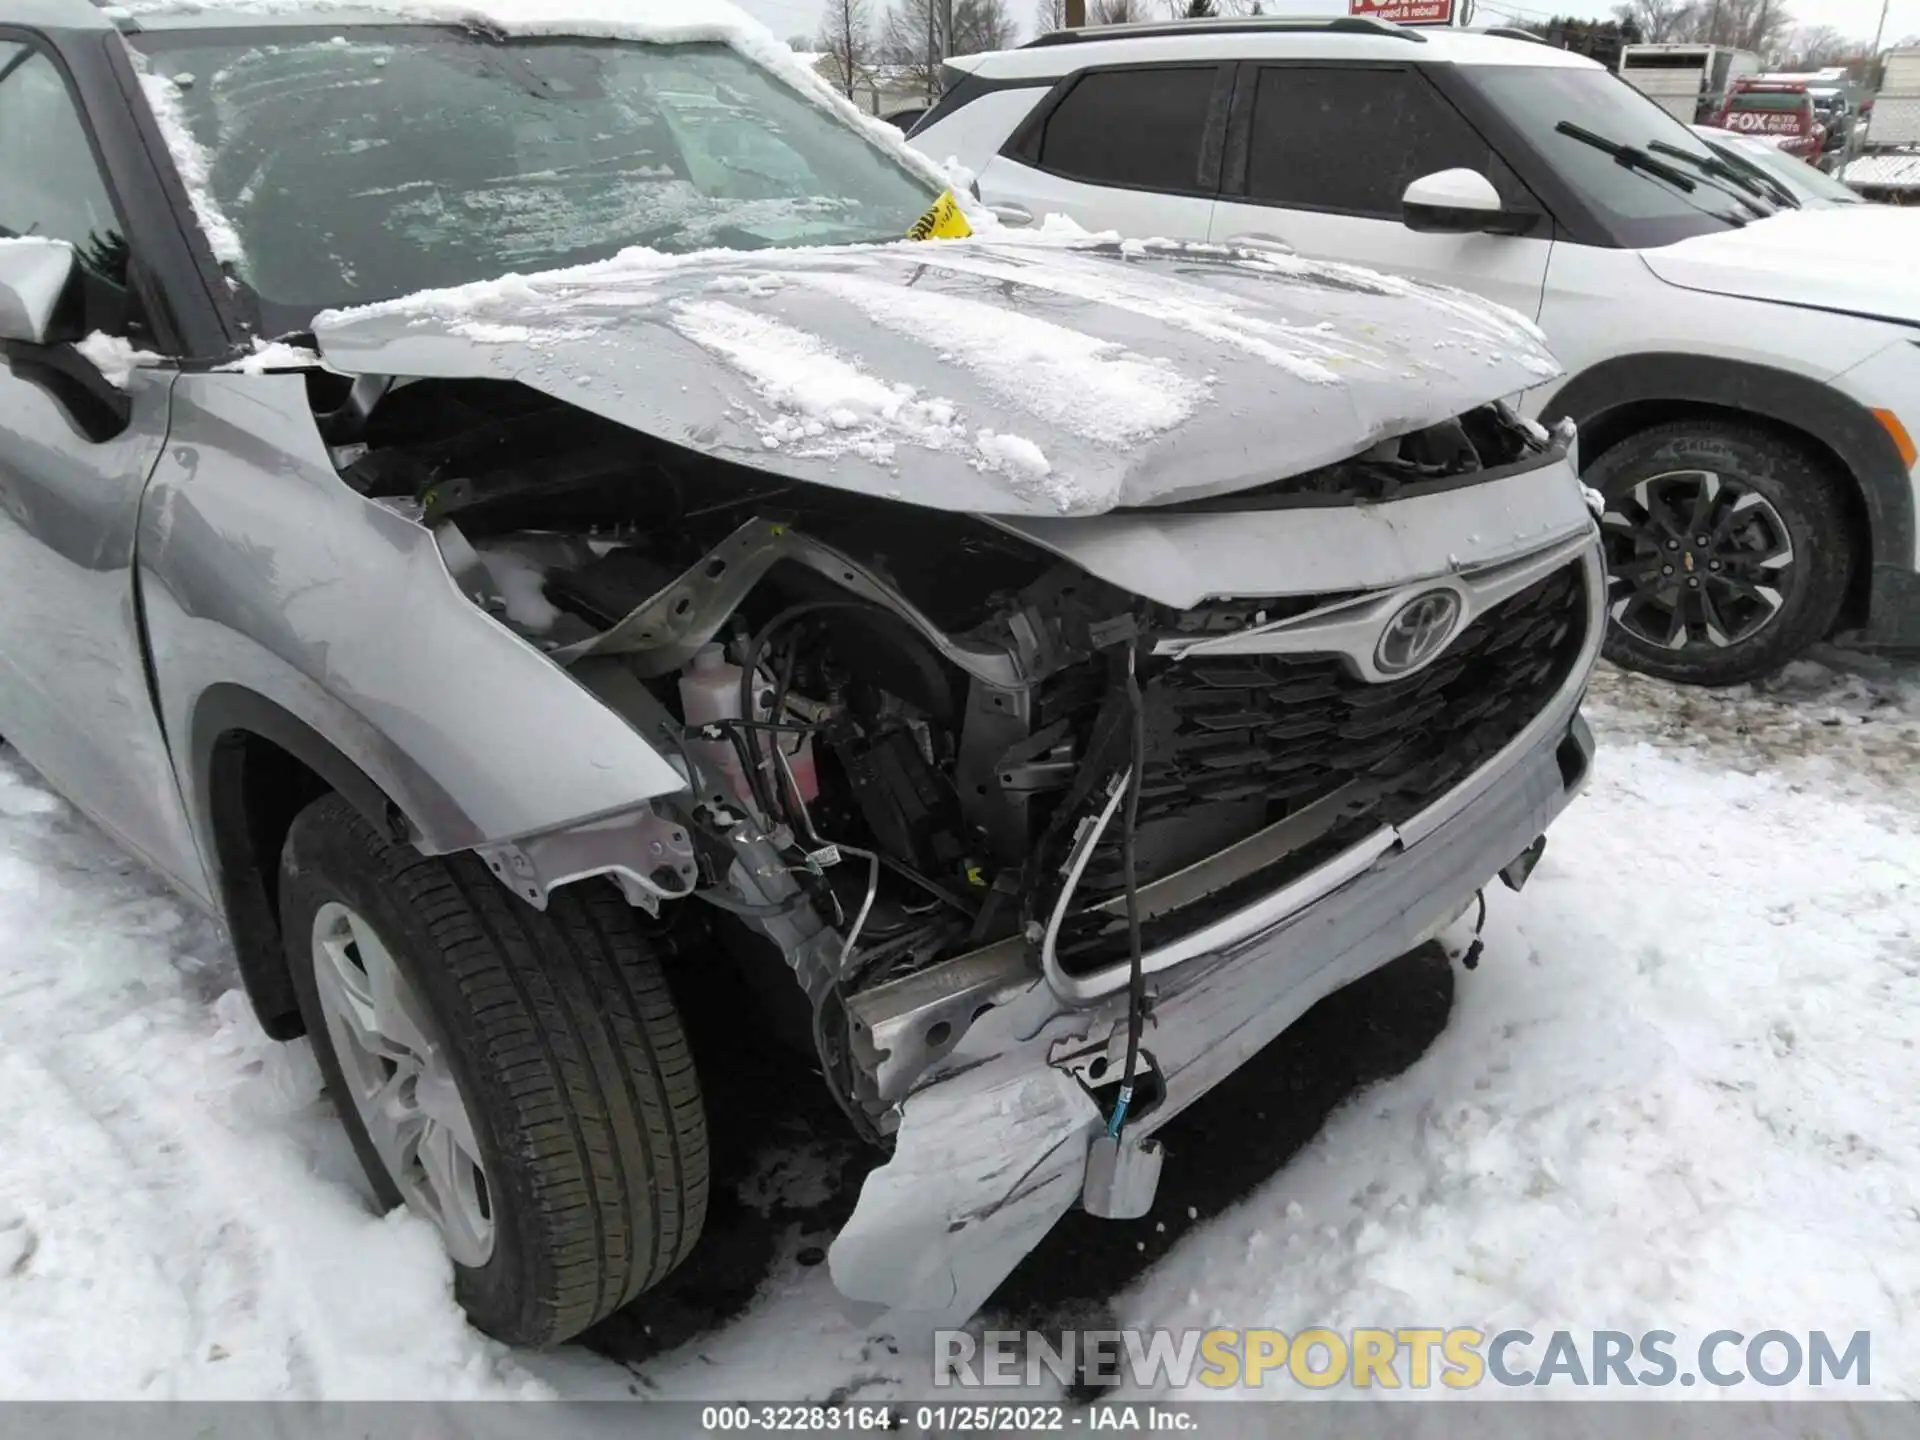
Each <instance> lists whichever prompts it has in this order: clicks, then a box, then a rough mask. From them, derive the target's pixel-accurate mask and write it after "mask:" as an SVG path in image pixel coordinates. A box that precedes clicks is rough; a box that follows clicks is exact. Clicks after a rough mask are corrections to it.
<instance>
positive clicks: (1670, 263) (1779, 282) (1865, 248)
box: [1640, 205, 1920, 324]
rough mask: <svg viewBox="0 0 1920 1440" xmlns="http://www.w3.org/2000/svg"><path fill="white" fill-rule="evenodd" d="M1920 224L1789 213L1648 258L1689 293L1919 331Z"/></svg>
mask: <svg viewBox="0 0 1920 1440" xmlns="http://www.w3.org/2000/svg"><path fill="white" fill-rule="evenodd" d="M1916 245H1920V221H1916V219H1915V217H1914V216H1912V215H1909V214H1907V213H1905V212H1904V211H1902V210H1901V209H1900V208H1899V207H1898V206H1890V205H1857V206H1855V205H1849V206H1844V207H1840V208H1835V209H1825V210H1788V211H1783V212H1782V213H1781V214H1778V215H1774V216H1771V217H1770V218H1768V219H1765V220H1756V221H1755V222H1753V223H1752V224H1751V225H1748V226H1747V227H1746V228H1745V229H1742V230H1723V231H1720V232H1718V233H1717V234H1713V235H1699V236H1695V237H1694V238H1693V239H1691V240H1682V241H1680V242H1679V243H1678V244H1674V245H1666V246H1662V247H1661V248H1659V249H1657V250H1643V251H1641V252H1640V254H1641V258H1642V259H1644V260H1645V261H1646V262H1647V265H1648V266H1649V267H1650V268H1651V269H1652V271H1653V273H1654V274H1655V275H1658V276H1659V277H1660V278H1661V279H1662V280H1664V281H1666V282H1667V283H1668V284H1669V285H1678V286H1680V287H1681V288H1682V289H1684V290H1704V291H1706V292H1707V293H1709V294H1714V295H1738V296H1742V297H1744V298H1746V299H1749V300H1772V301H1776V302H1778V303H1780V304H1782V305H1803V306H1807V307H1810V308H1812V309H1817V310H1841V311H1847V312H1850V313H1853V314H1858V315H1872V316H1878V317H1881V318H1884V319H1888V320H1900V321H1905V322H1907V323H1909V324H1920V278H1917V277H1920V272H1916V271H1915V269H1914V259H1913V254H1914V249H1915V246H1916Z"/></svg>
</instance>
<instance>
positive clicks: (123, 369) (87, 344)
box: [73, 330, 161, 390]
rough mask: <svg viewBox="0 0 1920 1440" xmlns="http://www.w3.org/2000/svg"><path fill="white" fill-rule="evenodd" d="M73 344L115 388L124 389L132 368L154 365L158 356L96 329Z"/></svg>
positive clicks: (158, 358) (117, 336)
mask: <svg viewBox="0 0 1920 1440" xmlns="http://www.w3.org/2000/svg"><path fill="white" fill-rule="evenodd" d="M73 348H74V349H76V350H78V351H79V352H80V358H81V359H83V360H85V361H86V362H87V363H88V364H90V365H92V366H93V368H94V369H96V370H98V371H99V372H100V373H101V375H102V376H104V377H105V379H106V382H107V383H108V384H109V385H111V386H113V388H114V389H116V390H124V389H126V388H127V382H128V381H129V380H131V379H132V378H133V372H134V371H135V370H137V369H139V368H140V367H141V366H142V365H157V364H159V363H160V358H161V357H160V356H158V355H156V354H155V353H154V352H153V351H151V350H136V349H135V348H134V346H133V342H132V341H130V340H127V339H125V338H123V337H121V336H119V335H108V334H105V333H103V332H102V331H99V330H95V331H94V332H93V333H92V334H90V335H88V336H87V337H86V339H84V340H76V341H75V342H74V346H73Z"/></svg>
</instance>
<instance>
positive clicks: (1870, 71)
mask: <svg viewBox="0 0 1920 1440" xmlns="http://www.w3.org/2000/svg"><path fill="white" fill-rule="evenodd" d="M1892 9H1893V0H1880V25H1879V28H1877V29H1876V30H1875V31H1874V32H1873V50H1872V51H1871V52H1870V53H1869V54H1868V56H1867V76H1866V80H1867V84H1869V85H1874V86H1876V88H1877V86H1878V82H1879V75H1880V46H1881V45H1882V44H1883V43H1885V41H1886V38H1887V13H1888V12H1889V11H1890V10H1892ZM1847 123H1848V125H1849V126H1850V127H1851V128H1850V129H1849V130H1848V131H1847V149H1846V155H1845V158H1844V159H1842V160H1841V162H1840V173H1841V174H1842V175H1844V174H1846V173H1847V166H1849V165H1850V164H1852V163H1853V161H1854V159H1855V157H1856V156H1858V155H1859V153H1860V141H1861V139H1862V138H1863V137H1862V136H1861V134H1860V117H1859V116H1858V115H1850V116H1848V117H1847Z"/></svg>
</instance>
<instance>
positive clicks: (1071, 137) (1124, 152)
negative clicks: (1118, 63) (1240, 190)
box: [1029, 65, 1220, 194]
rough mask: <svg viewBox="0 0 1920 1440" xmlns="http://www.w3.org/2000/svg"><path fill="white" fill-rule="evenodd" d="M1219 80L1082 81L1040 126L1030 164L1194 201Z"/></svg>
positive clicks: (1209, 72) (1200, 71)
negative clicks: (1210, 112) (1212, 103)
mask: <svg viewBox="0 0 1920 1440" xmlns="http://www.w3.org/2000/svg"><path fill="white" fill-rule="evenodd" d="M1219 73H1220V72H1219V67H1218V66H1215V65H1197V66H1196V65H1189V66H1174V65H1166V66H1147V67H1141V68H1138V69H1130V70H1095V71H1091V72H1089V73H1088V74H1085V75H1082V76H1081V77H1080V78H1079V80H1078V81H1076V82H1075V83H1074V86H1073V88H1072V89H1071V90H1069V91H1067V93H1066V95H1065V97H1064V98H1062V99H1061V100H1060V102H1059V103H1058V104H1057V105H1055V106H1054V108H1053V110H1052V111H1051V112H1050V113H1049V114H1048V115H1047V116H1046V117H1045V119H1044V120H1043V121H1042V123H1041V130H1040V134H1039V136H1038V137H1037V138H1038V148H1037V150H1034V151H1033V152H1032V153H1033V154H1034V156H1035V163H1036V164H1037V165H1038V167H1039V168H1040V169H1042V170H1046V171H1048V172H1050V173H1052V174H1055V175H1060V176H1064V177H1066V178H1068V179H1071V180H1079V181H1083V182H1085V183H1086V184H1089V185H1117V186H1123V187H1125V188H1127V189H1130V190H1159V191H1165V192H1169V193H1173V194H1194V193H1196V192H1198V191H1199V190H1200V189H1201V188H1202V187H1201V181H1200V150H1201V142H1202V141H1203V140H1204V139H1205V137H1206V133H1207V116H1208V110H1209V107H1210V104H1211V102H1212V99H1213V90H1214V82H1215V79H1216V77H1217V76H1218V75H1219ZM1029 148H1031V146H1029ZM1206 188H1207V190H1208V191H1209V192H1211V189H1212V187H1211V186H1207V187H1206Z"/></svg>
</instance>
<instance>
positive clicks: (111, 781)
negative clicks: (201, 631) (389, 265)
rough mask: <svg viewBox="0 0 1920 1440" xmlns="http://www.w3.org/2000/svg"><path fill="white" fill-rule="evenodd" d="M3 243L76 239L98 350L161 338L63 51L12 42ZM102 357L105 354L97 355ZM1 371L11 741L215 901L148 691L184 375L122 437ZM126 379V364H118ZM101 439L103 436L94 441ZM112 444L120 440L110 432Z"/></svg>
mask: <svg viewBox="0 0 1920 1440" xmlns="http://www.w3.org/2000/svg"><path fill="white" fill-rule="evenodd" d="M0 155H5V156H6V157H7V158H6V161H5V163H4V164H0V236H4V237H8V238H11V237H16V236H23V235H34V236H43V237H47V238H50V239H57V240H65V241H67V242H69V243H70V244H71V245H72V246H73V247H74V250H75V252H76V259H77V264H76V268H75V274H74V278H73V282H72V286H71V288H70V290H69V293H68V295H67V297H66V299H65V300H64V301H63V302H62V303H63V306H72V307H74V312H75V314H76V315H77V330H78V331H80V332H87V333H89V338H90V340H91V341H92V342H93V347H100V349H99V350H97V351H96V353H103V351H104V349H105V348H108V347H111V346H112V345H113V344H114V343H116V342H120V343H124V344H126V345H130V346H132V347H135V348H140V349H146V348H150V347H151V345H152V343H153V342H152V339H151V336H150V334H149V333H148V332H147V329H146V327H145V325H144V324H142V323H141V317H140V315H139V306H138V304H137V303H136V302H135V301H134V300H133V298H132V295H131V293H130V291H129V289H128V286H127V266H128V262H129V258H130V252H129V248H128V244H127V238H126V236H125V233H124V228H123V223H122V221H121V219H120V216H119V212H118V210H117V208H116V207H115V205H114V202H113V197H112V194H111V192H110V190H109V187H108V185H107V183H106V180H105V178H104V176H103V174H102V171H101V169H100V167H99V165H98V163H97V162H96V157H95V154H94V150H93V146H92V143H91V141H90V140H89V138H88V134H87V128H86V126H85V124H84V123H83V122H82V119H81V112H80V109H79V107H78V105H77V104H76V102H75V99H74V96H73V94H72V92H71V90H70V89H69V87H68V83H67V77H66V75H65V73H64V71H63V70H62V68H61V66H60V65H59V63H58V62H57V61H56V59H55V58H54V56H53V55H52V53H51V52H49V51H46V50H41V49H38V48H36V47H35V46H33V45H30V44H25V43H16V42H12V41H6V40H0ZM93 347H90V348H93ZM4 349H5V355H6V363H5V365H4V367H0V736H4V737H5V738H6V739H7V740H8V741H9V742H11V743H12V744H13V745H14V746H15V747H16V748H17V749H18V750H19V752H20V753H21V755H23V756H24V757H25V758H26V759H27V761H28V762H29V763H30V764H32V765H33V767H34V768H35V769H36V770H38V771H40V772H41V773H42V774H43V775H45V776H46V777H47V779H48V780H49V781H51V782H52V783H53V785H54V787H55V788H56V789H58V790H59V791H61V792H62V793H63V794H64V795H65V796H66V797H67V798H68V799H69V800H71V801H73V803H74V804H75V805H77V806H78V807H79V808H80V809H81V810H83V811H85V812H86V813H87V814H88V815H89V816H90V817H92V818H93V819H94V820H95V821H97V822H98V823H100V824H101V825H102V826H104V827H105V828H106V829H108V830H110V831H111V832H112V833H113V834H114V835H115V836H116V837H117V838H118V839H119V840H120V841H121V842H122V843H123V844H124V845H125V846H126V847H127V848H128V849H130V850H133V851H134V852H136V853H137V854H139V855H140V856H141V857H142V858H144V859H145V860H146V861H147V862H148V863H149V864H150V865H152V866H153V867H154V868H155V869H157V870H159V871H161V872H162V873H163V874H165V875H167V876H169V877H170V878H172V879H173V880H174V881H175V882H176V883H177V884H180V885H181V886H183V887H184V888H186V889H187V890H189V891H191V892H192V893H194V894H197V895H199V896H200V897H201V898H202V899H203V900H204V899H205V898H206V886H205V881H204V875H203V873H202V869H201V866H200V864H199V861H198V852H197V850H196V848H195V846H194V844H193V841H192V837H191V835H190V833H189V831H188V828H187V824H186V816H185V811H184V807H183V806H182V804H181V801H180V794H179V790H178V788H177V786H176V784H175V782H174V777H173V768H172V765H171V764H170V763H169V760H168V753H167V746H166V741H165V738H164V736H163V735H162V734H161V730H160V724H159V720H158V718H157V717H156V714H155V711H154V705H153V697H152V695H151V692H150V691H149V689H148V686H147V669H146V658H145V655H144V654H143V650H142V645H141V636H140V628H141V627H140V614H139V597H138V594H137V591H136V588H135V581H134V572H133V558H134V556H133V545H134V533H135V528H136V520H137V518H138V515H139V509H140V499H141V495H142V492H143V491H144V490H145V487H146V483H147V479H148V477H149V476H150V475H151V474H152V472H153V469H154V466H155V463H156V462H157V461H158V460H159V458H160V453H161V449H162V447H163V446H164V444H165V442H166V438H167V409H168V393H169V391H170V390H171V388H172V385H173V380H174V372H173V371H172V369H171V368H168V367H159V368H134V369H130V370H129V371H128V372H127V373H126V374H125V375H124V376H123V377H121V382H122V383H121V388H122V389H123V390H124V392H125V395H126V399H127V402H128V405H129V410H130V413H129V415H128V417H127V420H126V423H125V425H124V426H123V427H120V428H118V429H117V430H113V426H112V425H111V424H107V423H105V422H102V421H100V419H99V416H100V413H101V412H100V411H99V410H98V409H93V410H89V409H88V408H87V400H86V397H85V396H84V395H83V394H79V393H77V391H78V388H79V387H76V386H74V385H73V384H72V383H71V382H70V381H68V382H63V381H62V380H60V379H59V378H58V377H57V376H54V375H51V374H50V373H49V369H48V367H47V364H46V362H47V361H48V360H49V359H57V360H62V361H68V362H70V361H72V360H73V359H74V358H75V357H74V356H73V355H72V354H71V352H72V349H73V347H72V346H70V345H66V346H41V345H34V344H30V343H27V342H26V341H24V340H22V339H18V338H16V339H14V340H9V341H6V342H5V345H4ZM116 373H117V367H116ZM89 429H91V430H92V432H93V433H92V434H89V433H88V432H89ZM109 431H112V432H113V433H108V432H109Z"/></svg>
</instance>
